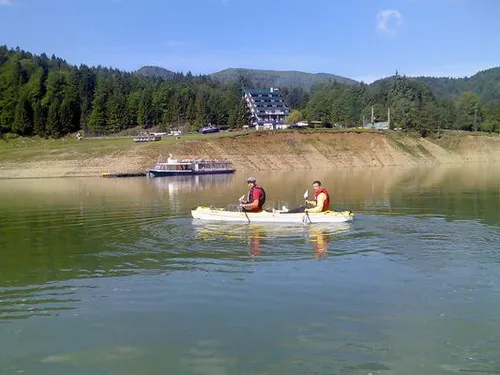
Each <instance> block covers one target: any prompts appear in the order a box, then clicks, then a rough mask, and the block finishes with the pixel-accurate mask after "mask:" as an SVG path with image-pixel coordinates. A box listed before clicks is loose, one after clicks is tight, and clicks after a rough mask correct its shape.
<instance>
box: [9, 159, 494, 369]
mask: <svg viewBox="0 0 500 375" xmlns="http://www.w3.org/2000/svg"><path fill="white" fill-rule="evenodd" d="M247 174H252V175H257V178H258V180H259V182H262V184H263V185H264V187H265V188H266V191H267V193H268V205H269V207H273V206H274V207H276V208H278V207H281V206H282V205H287V206H289V207H294V206H295V205H298V204H300V203H301V197H302V195H303V193H304V191H305V190H306V189H309V192H310V193H312V189H311V188H310V183H311V182H312V180H315V179H320V180H322V181H323V183H324V185H325V187H326V188H327V189H328V190H329V191H330V193H331V195H332V201H333V202H334V203H333V206H334V207H337V208H347V209H352V210H353V211H355V213H356V214H357V216H356V220H355V222H354V223H353V224H343V225H333V226H332V225H330V226H325V225H319V226H315V225H289V226H287V225H269V224H261V225H258V224H252V223H251V224H214V223H197V222H195V221H193V220H192V219H191V218H190V213H189V211H190V209H191V208H193V207H195V206H197V205H210V204H214V205H216V206H227V205H231V204H234V203H235V202H236V200H237V198H238V197H240V196H241V195H242V194H243V193H244V192H245V189H246V183H245V180H246V177H247ZM0 197H1V200H0V374H2V375H3V374H36V375H45V374H47V375H49V374H50V375H57V374H61V375H62V374H65V375H66V374H72V375H84V374H85V375H87V374H117V375H118V374H144V375H149V374H221V375H224V374H228V375H229V374H405V375H406V374H453V373H468V374H499V373H500V298H499V295H500V245H499V243H500V241H499V240H500V166H498V165H497V166H495V165H493V166H481V167H479V166H469V167H461V168H427V169H413V170H412V169H388V168H384V169H359V170H335V171H330V170H323V171H315V172H306V171H300V172H246V173H245V174H244V173H242V172H238V173H237V174H236V175H234V176H203V177H197V178H193V177H191V178H168V177H167V178H157V179H146V178H131V179H99V178H88V179H87V178H86V179H47V180H3V181H0Z"/></svg>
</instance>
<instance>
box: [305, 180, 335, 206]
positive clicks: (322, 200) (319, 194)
mask: <svg viewBox="0 0 500 375" xmlns="http://www.w3.org/2000/svg"><path fill="white" fill-rule="evenodd" d="M312 187H313V190H314V200H306V203H309V204H311V205H313V207H312V208H306V209H305V210H304V211H305V212H325V211H328V210H329V209H330V196H329V195H328V192H327V191H326V189H325V188H323V187H322V186H321V182H320V181H314V182H313V184H312Z"/></svg>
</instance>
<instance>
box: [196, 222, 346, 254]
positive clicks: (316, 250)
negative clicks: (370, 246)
mask: <svg viewBox="0 0 500 375" xmlns="http://www.w3.org/2000/svg"><path fill="white" fill-rule="evenodd" d="M193 226H194V228H195V232H196V240H198V241H215V242H217V243H220V242H221V241H222V240H223V239H224V240H233V241H234V240H236V241H237V242H240V243H241V242H242V241H244V242H245V243H246V244H247V246H248V254H249V255H250V257H252V258H258V257H266V258H269V257H272V258H281V259H284V258H290V257H291V256H296V253H297V252H298V251H300V249H301V248H303V245H304V244H311V245H312V246H308V248H309V249H311V250H312V254H313V256H314V257H315V258H316V259H322V258H323V257H324V256H325V255H326V254H327V253H328V246H329V243H331V242H332V241H334V240H335V239H336V236H337V235H340V234H345V233H347V232H349V231H351V230H353V224H352V223H330V224H314V225H302V224H301V225H284V224H272V223H267V224H256V223H248V224H235V223H215V222H213V223H211V222H200V221H194V220H193ZM309 254H311V253H309ZM309 256H310V255H308V257H309Z"/></svg>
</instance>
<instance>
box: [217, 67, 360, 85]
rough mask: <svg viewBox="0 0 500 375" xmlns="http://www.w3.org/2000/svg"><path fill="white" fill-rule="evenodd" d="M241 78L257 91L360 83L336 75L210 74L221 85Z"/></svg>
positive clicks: (239, 71)
mask: <svg viewBox="0 0 500 375" xmlns="http://www.w3.org/2000/svg"><path fill="white" fill-rule="evenodd" d="M241 76H244V77H247V78H248V79H249V80H250V81H252V83H253V85H254V88H256V89H264V88H269V87H300V88H303V89H305V90H310V89H311V88H312V87H313V86H314V85H317V84H319V83H328V82H340V83H347V84H357V83H358V82H356V81H354V80H352V79H349V78H346V77H341V76H338V75H335V74H328V73H305V72H298V71H276V70H258V69H241V68H231V69H225V70H222V71H220V72H217V73H212V74H210V77H211V78H212V79H214V80H215V81H217V82H221V83H229V82H237V81H238V79H239V77H241Z"/></svg>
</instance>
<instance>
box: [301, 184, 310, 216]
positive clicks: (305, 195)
mask: <svg viewBox="0 0 500 375" xmlns="http://www.w3.org/2000/svg"><path fill="white" fill-rule="evenodd" d="M308 197H309V189H308V190H306V191H305V193H304V199H305V200H306V208H307V198H308ZM306 208H305V209H304V213H305V214H306V215H305V217H307V218H308V219H309V223H310V224H312V221H311V218H310V217H309V214H308V213H307V211H306ZM302 221H303V222H304V224H306V223H307V221H306V220H302Z"/></svg>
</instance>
